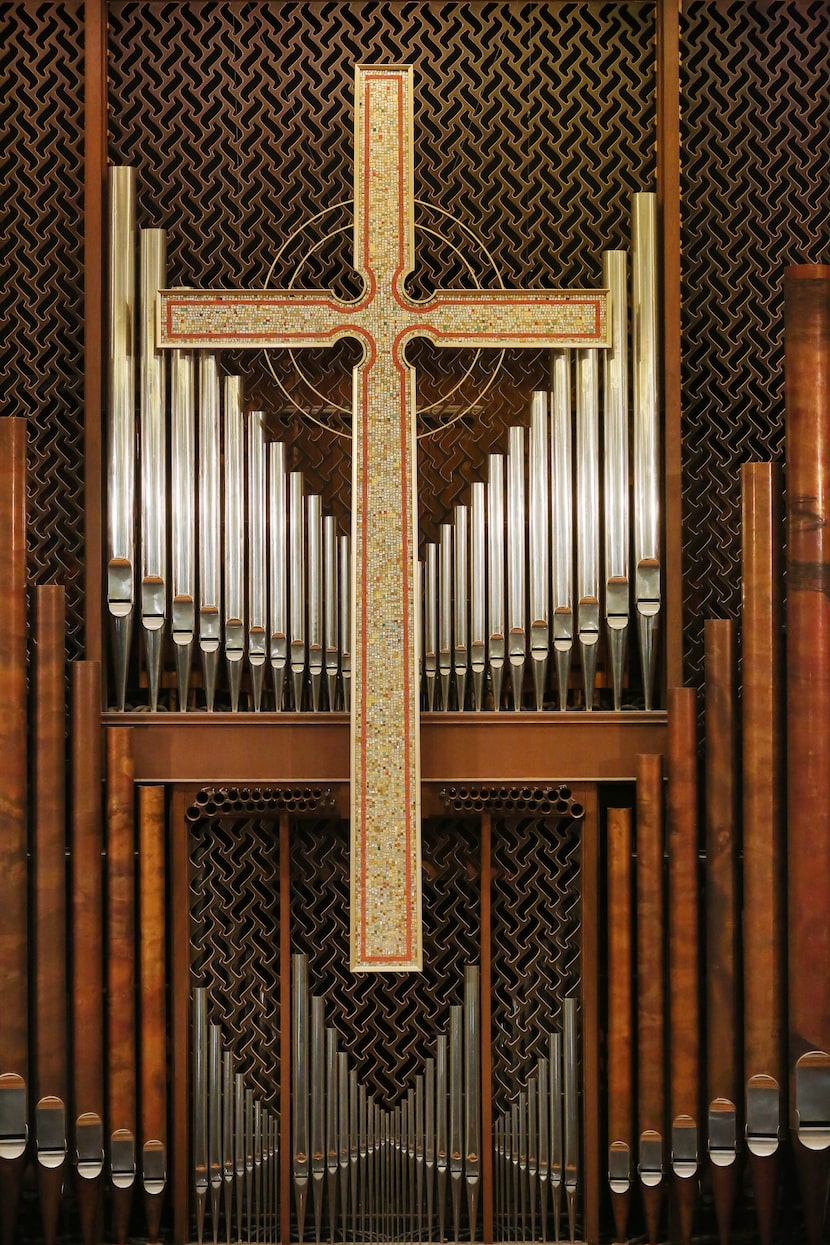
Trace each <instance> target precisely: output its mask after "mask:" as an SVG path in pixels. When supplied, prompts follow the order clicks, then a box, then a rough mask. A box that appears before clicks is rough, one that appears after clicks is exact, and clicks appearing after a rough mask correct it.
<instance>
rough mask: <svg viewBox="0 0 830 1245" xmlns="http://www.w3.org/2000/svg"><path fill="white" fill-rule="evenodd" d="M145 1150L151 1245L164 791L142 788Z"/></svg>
mask: <svg viewBox="0 0 830 1245" xmlns="http://www.w3.org/2000/svg"><path fill="white" fill-rule="evenodd" d="M138 809H139V913H140V921H139V929H140V970H141V973H140V983H139V984H140V998H141V1014H140V1021H139V1023H140V1031H141V1138H140V1142H141V1151H142V1171H143V1183H144V1209H145V1214H146V1216H147V1230H148V1235H149V1239H150V1241H157V1240H158V1233H159V1225H160V1221H161V1211H162V1206H163V1203H164V1189H165V1185H166V1183H167V1152H166V1151H167V1050H166V1032H167V1025H166V1016H165V1012H166V1008H165V944H166V916H165V905H164V878H165V861H164V839H165V811H164V787H158V786H156V787H139V789H138Z"/></svg>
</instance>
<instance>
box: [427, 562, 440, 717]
mask: <svg viewBox="0 0 830 1245" xmlns="http://www.w3.org/2000/svg"><path fill="white" fill-rule="evenodd" d="M424 675H425V678H426V688H427V709H430V710H431V709H433V708H434V707H435V688H436V683H437V680H438V546H437V545H436V544H433V543H432V542H430V543H429V544H428V545H427V547H426V558H425V561H424Z"/></svg>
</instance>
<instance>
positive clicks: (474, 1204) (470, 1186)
mask: <svg viewBox="0 0 830 1245" xmlns="http://www.w3.org/2000/svg"><path fill="white" fill-rule="evenodd" d="M479 1193H480V1181H479V1179H478V1177H476V1178H475V1179H474V1180H469V1179H468V1180H467V1215H468V1218H469V1221H470V1240H471V1241H474V1240H475V1239H476V1223H477V1221H478V1197H479ZM535 1235H536V1234H535V1233H534V1234H533V1236H532V1237H531V1240H534V1239H535Z"/></svg>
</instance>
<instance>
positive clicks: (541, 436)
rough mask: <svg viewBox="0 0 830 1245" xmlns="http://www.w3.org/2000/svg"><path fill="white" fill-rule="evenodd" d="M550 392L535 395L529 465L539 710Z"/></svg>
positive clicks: (545, 638) (543, 671)
mask: <svg viewBox="0 0 830 1245" xmlns="http://www.w3.org/2000/svg"><path fill="white" fill-rule="evenodd" d="M549 442H550V437H549V418H548V395H547V393H545V392H544V391H540V392H536V393H534V394H533V397H532V399H531V405H530V458H529V464H528V477H529V480H528V493H529V495H528V567H529V578H530V584H529V590H530V658H531V662H532V663H533V691H534V696H535V701H536V708H537V710H541V709H543V708H544V703H545V681H546V676H547V668H548V650H549V648H550V618H549V609H550V488H549V473H550V450H549Z"/></svg>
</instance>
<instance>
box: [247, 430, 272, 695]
mask: <svg viewBox="0 0 830 1245" xmlns="http://www.w3.org/2000/svg"><path fill="white" fill-rule="evenodd" d="M264 418H265V417H264V415H263V412H262V411H252V412H251V414H250V415H249V416H248V665H249V667H250V671H251V695H252V698H253V705H254V710H255V711H256V712H257V713H258V712H259V710H260V709H261V707H262V689H263V684H264V681H265V658H266V647H267V637H268V612H267V610H268V606H267V578H266V549H265V517H266V509H265V492H266V481H265V428H264V427H263V421H264Z"/></svg>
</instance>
